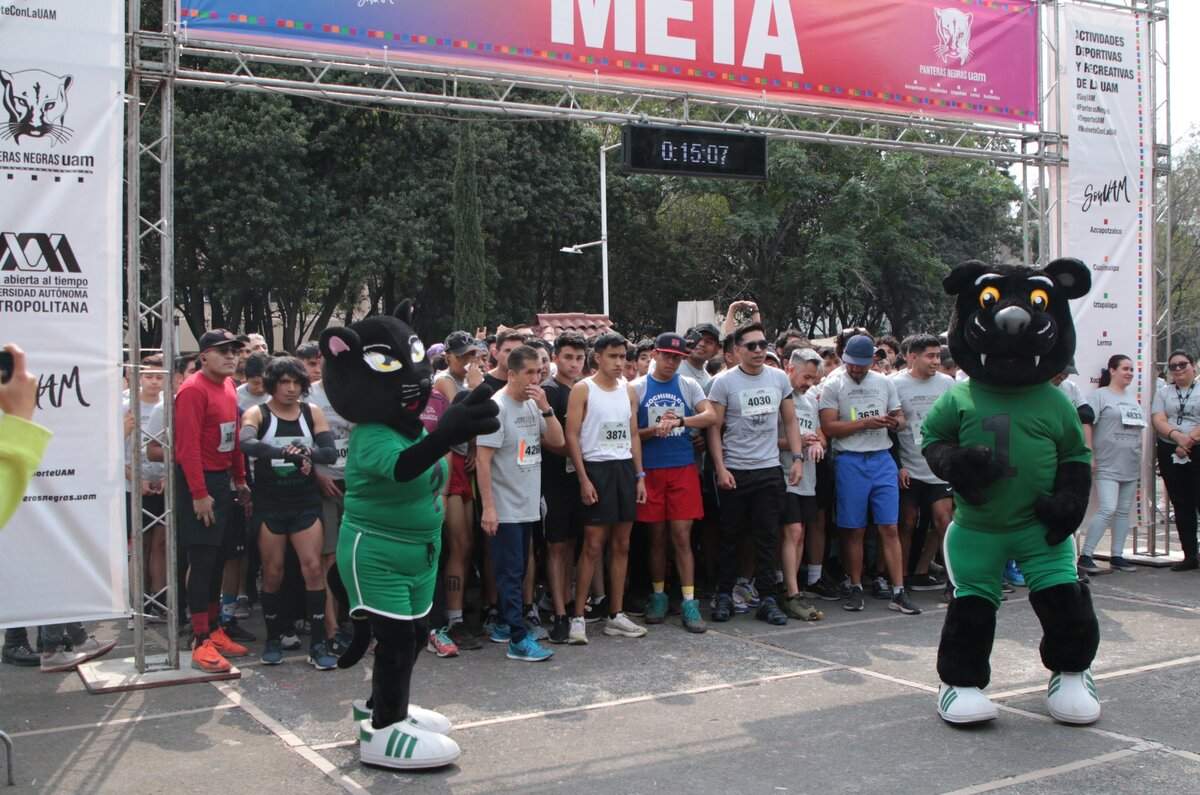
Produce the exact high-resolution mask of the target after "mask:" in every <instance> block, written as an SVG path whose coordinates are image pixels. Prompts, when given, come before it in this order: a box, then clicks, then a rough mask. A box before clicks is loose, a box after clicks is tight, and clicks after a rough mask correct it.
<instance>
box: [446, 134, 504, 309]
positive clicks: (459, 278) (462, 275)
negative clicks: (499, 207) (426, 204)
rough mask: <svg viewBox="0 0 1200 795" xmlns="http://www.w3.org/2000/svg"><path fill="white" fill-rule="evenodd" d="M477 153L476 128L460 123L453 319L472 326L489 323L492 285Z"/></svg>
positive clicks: (456, 179)
mask: <svg viewBox="0 0 1200 795" xmlns="http://www.w3.org/2000/svg"><path fill="white" fill-rule="evenodd" d="M476 157H477V152H476V150H475V131H474V129H473V128H472V127H471V125H470V124H463V125H462V126H461V127H460V128H459V131H458V153H457V157H456V158H455V164H454V322H455V325H456V326H457V327H459V328H465V329H471V330H474V329H475V328H477V327H479V326H487V325H488V324H489V323H490V321H491V317H492V306H493V302H492V295H493V288H494V286H495V279H494V278H492V269H491V268H490V267H489V266H488V263H487V259H486V258H485V256H484V245H483V225H482V223H481V222H480V215H481V214H482V210H481V207H480V204H479V179H478V176H477V174H476V167H475V160H476Z"/></svg>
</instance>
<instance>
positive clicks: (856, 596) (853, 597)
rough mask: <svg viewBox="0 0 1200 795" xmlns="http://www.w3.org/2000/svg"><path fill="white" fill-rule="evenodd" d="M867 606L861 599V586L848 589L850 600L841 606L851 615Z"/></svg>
mask: <svg viewBox="0 0 1200 795" xmlns="http://www.w3.org/2000/svg"><path fill="white" fill-rule="evenodd" d="M866 606H867V604H866V600H865V599H864V598H863V589H862V586H861V585H854V586H851V588H850V598H848V599H847V600H846V602H845V604H843V605H842V608H843V609H844V610H849V611H850V612H852V613H857V612H858V611H860V610H862V609H863V608H865V607H866Z"/></svg>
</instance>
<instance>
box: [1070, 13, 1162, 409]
mask: <svg viewBox="0 0 1200 795" xmlns="http://www.w3.org/2000/svg"><path fill="white" fill-rule="evenodd" d="M1065 23H1066V24H1065V26H1064V34H1063V35H1064V36H1065V37H1067V39H1066V40H1065V41H1064V42H1063V45H1062V57H1063V63H1064V74H1063V75H1062V76H1061V77H1062V87H1063V92H1064V93H1063V102H1064V105H1066V107H1067V108H1068V114H1067V126H1066V128H1065V129H1064V130H1063V133H1064V134H1065V135H1066V136H1067V137H1068V140H1069V142H1070V143H1069V146H1070V149H1069V152H1068V157H1069V159H1070V166H1069V167H1068V172H1067V184H1068V202H1067V207H1066V213H1065V225H1066V229H1065V233H1064V241H1063V242H1064V245H1063V249H1062V251H1063V254H1064V255H1065V256H1068V257H1075V258H1077V259H1080V260H1082V261H1083V262H1085V263H1086V264H1087V265H1088V267H1089V268H1090V269H1091V271H1092V291H1091V293H1090V294H1089V295H1087V296H1085V297H1084V298H1082V299H1080V300H1079V301H1078V302H1076V304H1075V306H1074V315H1075V324H1076V330H1077V333H1078V343H1077V346H1076V357H1075V358H1076V366H1077V369H1078V370H1079V375H1078V376H1077V377H1076V380H1077V382H1078V383H1079V385H1080V386H1081V387H1082V388H1083V390H1084V392H1085V394H1088V393H1090V392H1091V390H1092V389H1094V388H1095V387H1096V386H1097V384H1098V383H1099V378H1100V371H1101V369H1102V368H1104V367H1105V366H1106V364H1107V362H1108V360H1109V358H1110V357H1111V356H1113V355H1114V354H1122V355H1125V356H1129V357H1130V358H1131V359H1132V360H1133V361H1134V369H1135V373H1136V376H1135V380H1134V383H1133V385H1132V387H1131V388H1132V389H1136V390H1137V393H1138V397H1139V402H1141V403H1143V405H1146V406H1148V405H1149V401H1150V398H1151V395H1150V394H1149V391H1148V390H1149V389H1150V387H1151V386H1152V384H1153V379H1152V374H1151V373H1150V371H1149V366H1150V354H1151V349H1152V345H1153V326H1152V324H1153V319H1152V318H1151V316H1150V313H1151V310H1152V308H1153V298H1152V293H1151V278H1152V271H1153V250H1152V246H1153V235H1152V234H1151V229H1152V223H1153V220H1152V215H1153V213H1152V209H1153V174H1152V168H1153V152H1152V143H1153V134H1154V133H1153V130H1152V129H1151V120H1152V118H1153V114H1152V109H1151V106H1150V103H1151V99H1150V94H1149V81H1150V70H1151V64H1149V63H1148V60H1147V58H1148V50H1147V35H1148V24H1147V21H1146V20H1145V19H1144V18H1142V17H1140V16H1139V15H1135V14H1132V13H1130V12H1129V11H1118V12H1114V11H1106V10H1102V9H1096V8H1087V7H1082V6H1067V7H1066V14H1065ZM1147 416H1148V415H1147Z"/></svg>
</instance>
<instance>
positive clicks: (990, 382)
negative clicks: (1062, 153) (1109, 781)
mask: <svg viewBox="0 0 1200 795" xmlns="http://www.w3.org/2000/svg"><path fill="white" fill-rule="evenodd" d="M943 286H944V287H945V289H946V292H947V293H949V294H950V295H953V296H955V307H954V312H953V314H952V315H951V321H950V331H949V337H950V340H949V342H950V352H951V353H952V354H953V356H954V361H956V362H957V363H958V365H959V366H960V367H961V368H962V369H963V370H964V371H966V373H967V375H968V376H970V378H969V380H967V381H964V382H961V383H959V384H957V385H956V386H955V387H954V388H953V389H951V390H950V391H948V392H946V393H945V394H944V395H942V396H941V397H940V398H939V399H938V401H937V403H936V404H934V406H933V408H932V409H931V410H930V413H929V415H928V416H927V417H926V418H925V424H924V426H923V436H924V441H923V452H924V454H925V458H926V460H928V461H929V465H930V467H931V468H932V469H933V472H934V474H936V475H937V476H938V477H940V478H942V479H943V480H946V481H947V482H949V483H950V484H951V486H953V487H954V494H955V513H954V522H953V523H952V524H951V525H950V528H949V530H948V531H947V533H946V539H945V555H946V570H947V573H948V574H949V575H950V578H951V580H952V583H953V585H954V599H953V600H952V601H951V603H950V607H949V609H948V610H947V612H946V622H945V624H944V626H943V627H942V638H941V645H940V646H939V648H938V661H937V669H938V676H939V678H940V679H941V682H942V684H941V688H940V689H939V692H938V702H937V710H938V715H940V716H941V718H942V719H943V720H945V721H946V722H948V723H951V724H971V723H980V722H983V721H988V720H991V719H993V718H995V717H996V715H997V711H996V707H995V705H994V704H993V703H992V702H991V700H990V699H989V698H988V697H987V696H986V695H985V694H984V692H983V689H984V688H985V687H987V685H988V680H989V678H990V676H991V667H990V665H989V662H988V658H989V657H990V656H991V653H992V639H993V636H994V635H995V631H996V610H997V609H998V608H999V606H1000V599H1001V596H1000V594H1001V590H1000V579H1001V572H1002V571H1003V569H1004V565H1005V562H1006V561H1008V560H1015V561H1016V562H1017V563H1018V565H1020V567H1021V571H1022V573H1024V575H1025V581H1026V583H1028V585H1029V602H1030V604H1032V605H1033V609H1034V612H1035V613H1036V614H1037V617H1038V620H1039V621H1040V622H1041V624H1042V631H1043V635H1042V642H1041V656H1042V663H1043V665H1045V666H1046V668H1048V669H1049V670H1050V673H1051V676H1050V682H1049V685H1048V688H1047V691H1046V705H1047V708H1048V710H1049V712H1050V714H1051V715H1052V716H1053V717H1054V718H1055V719H1056V720H1058V721H1060V722H1063V723H1068V724H1080V725H1083V724H1089V723H1094V722H1095V721H1096V720H1098V719H1099V718H1100V701H1099V698H1098V697H1097V695H1096V684H1095V681H1094V680H1093V678H1092V674H1091V665H1092V660H1093V659H1094V658H1095V656H1096V650H1097V648H1098V646H1099V644H1100V625H1099V622H1098V621H1097V620H1096V613H1095V611H1094V610H1093V609H1092V597H1091V593H1090V591H1089V590H1088V587H1087V585H1084V584H1082V583H1080V582H1079V581H1078V576H1077V573H1076V568H1075V545H1074V543H1072V540H1071V539H1072V536H1073V535H1074V533H1075V530H1076V528H1078V527H1079V525H1080V523H1081V522H1082V521H1083V517H1084V513H1085V512H1086V511H1087V504H1088V493H1089V491H1090V490H1091V452H1090V451H1089V450H1088V447H1087V445H1086V444H1085V443H1084V435H1083V427H1082V426H1081V425H1080V422H1079V416H1078V414H1077V413H1076V411H1075V408H1074V407H1073V406H1072V405H1071V402H1070V400H1069V399H1068V398H1067V397H1066V395H1064V394H1063V392H1062V391H1061V390H1059V389H1057V388H1056V387H1055V386H1054V385H1053V384H1051V383H1050V379H1051V378H1053V377H1054V376H1055V375H1056V374H1058V373H1061V372H1062V371H1063V370H1064V369H1066V367H1067V365H1068V363H1069V362H1070V361H1071V358H1072V357H1073V356H1074V354H1075V327H1074V324H1073V322H1072V320H1071V310H1070V306H1069V301H1070V300H1071V299H1073V298H1080V297H1082V296H1084V295H1086V294H1087V292H1088V290H1089V289H1091V274H1090V273H1089V271H1088V268H1087V266H1086V265H1084V264H1083V263H1082V262H1080V261H1078V260H1075V259H1058V260H1055V261H1053V262H1051V263H1050V264H1049V265H1047V266H1046V267H1045V268H1044V269H1039V268H1028V267H1020V266H1008V265H1000V266H989V265H985V264H983V263H982V262H975V261H971V262H966V263H964V264H962V265H960V266H958V267H957V268H955V269H954V270H953V271H951V273H950V274H949V275H948V276H947V277H946V279H945V281H944V282H943Z"/></svg>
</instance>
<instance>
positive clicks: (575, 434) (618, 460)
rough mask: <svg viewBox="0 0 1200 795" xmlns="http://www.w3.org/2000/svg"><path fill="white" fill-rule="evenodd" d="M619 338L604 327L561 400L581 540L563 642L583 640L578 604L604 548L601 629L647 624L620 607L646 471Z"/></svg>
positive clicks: (625, 631) (636, 629)
mask: <svg viewBox="0 0 1200 795" xmlns="http://www.w3.org/2000/svg"><path fill="white" fill-rule="evenodd" d="M625 349H626V342H625V338H624V337H622V336H621V335H620V334H616V333H613V332H609V333H607V334H603V335H601V336H600V338H599V339H597V340H596V343H595V346H594V350H595V356H596V374H595V375H594V376H592V377H591V378H587V379H584V380H583V381H580V382H579V383H578V384H576V385H575V387H574V388H573V389H572V390H571V398H570V401H569V402H568V404H567V450H568V451H569V452H570V454H571V461H572V462H573V463H574V465H575V469H576V471H577V472H578V473H579V495H580V498H581V499H582V500H583V522H584V539H583V549H582V551H581V552H580V554H579V563H578V564H577V566H576V571H575V615H574V616H573V617H572V618H571V629H570V636H569V642H570V643H572V644H584V643H587V642H588V641H587V628H586V623H585V620H584V614H583V610H584V604H585V602H586V600H587V595H588V586H589V585H590V584H591V582H592V572H593V570H594V568H595V566H596V565H597V563H598V562H599V561H601V560H603V558H604V543H605V541H606V540H607V541H608V550H609V570H608V574H609V596H608V598H609V604H610V605H611V607H610V608H609V610H610V613H609V617H608V621H607V622H606V623H605V625H604V634H605V635H616V636H621V637H626V638H640V637H642V636H643V635H645V634H646V628H645V627H643V626H639V625H638V624H635V623H634V622H633V621H631V620H630V619H629V618H628V617H627V616H626V615H625V614H624V613H623V612H622V611H621V608H622V602H623V598H624V593H625V572H626V569H627V568H628V565H629V533H630V531H631V530H632V529H633V521H634V518H635V517H636V513H637V507H636V506H637V505H638V504H640V503H644V502H645V501H646V484H645V480H644V478H645V477H646V473H645V472H644V471H642V444H641V440H640V439H639V437H638V432H637V394H636V393H635V392H634V389H633V387H632V386H631V385H630V384H629V383H628V382H627V381H625V380H624V379H623V378H622V377H621V373H622V371H623V370H624V367H625Z"/></svg>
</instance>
